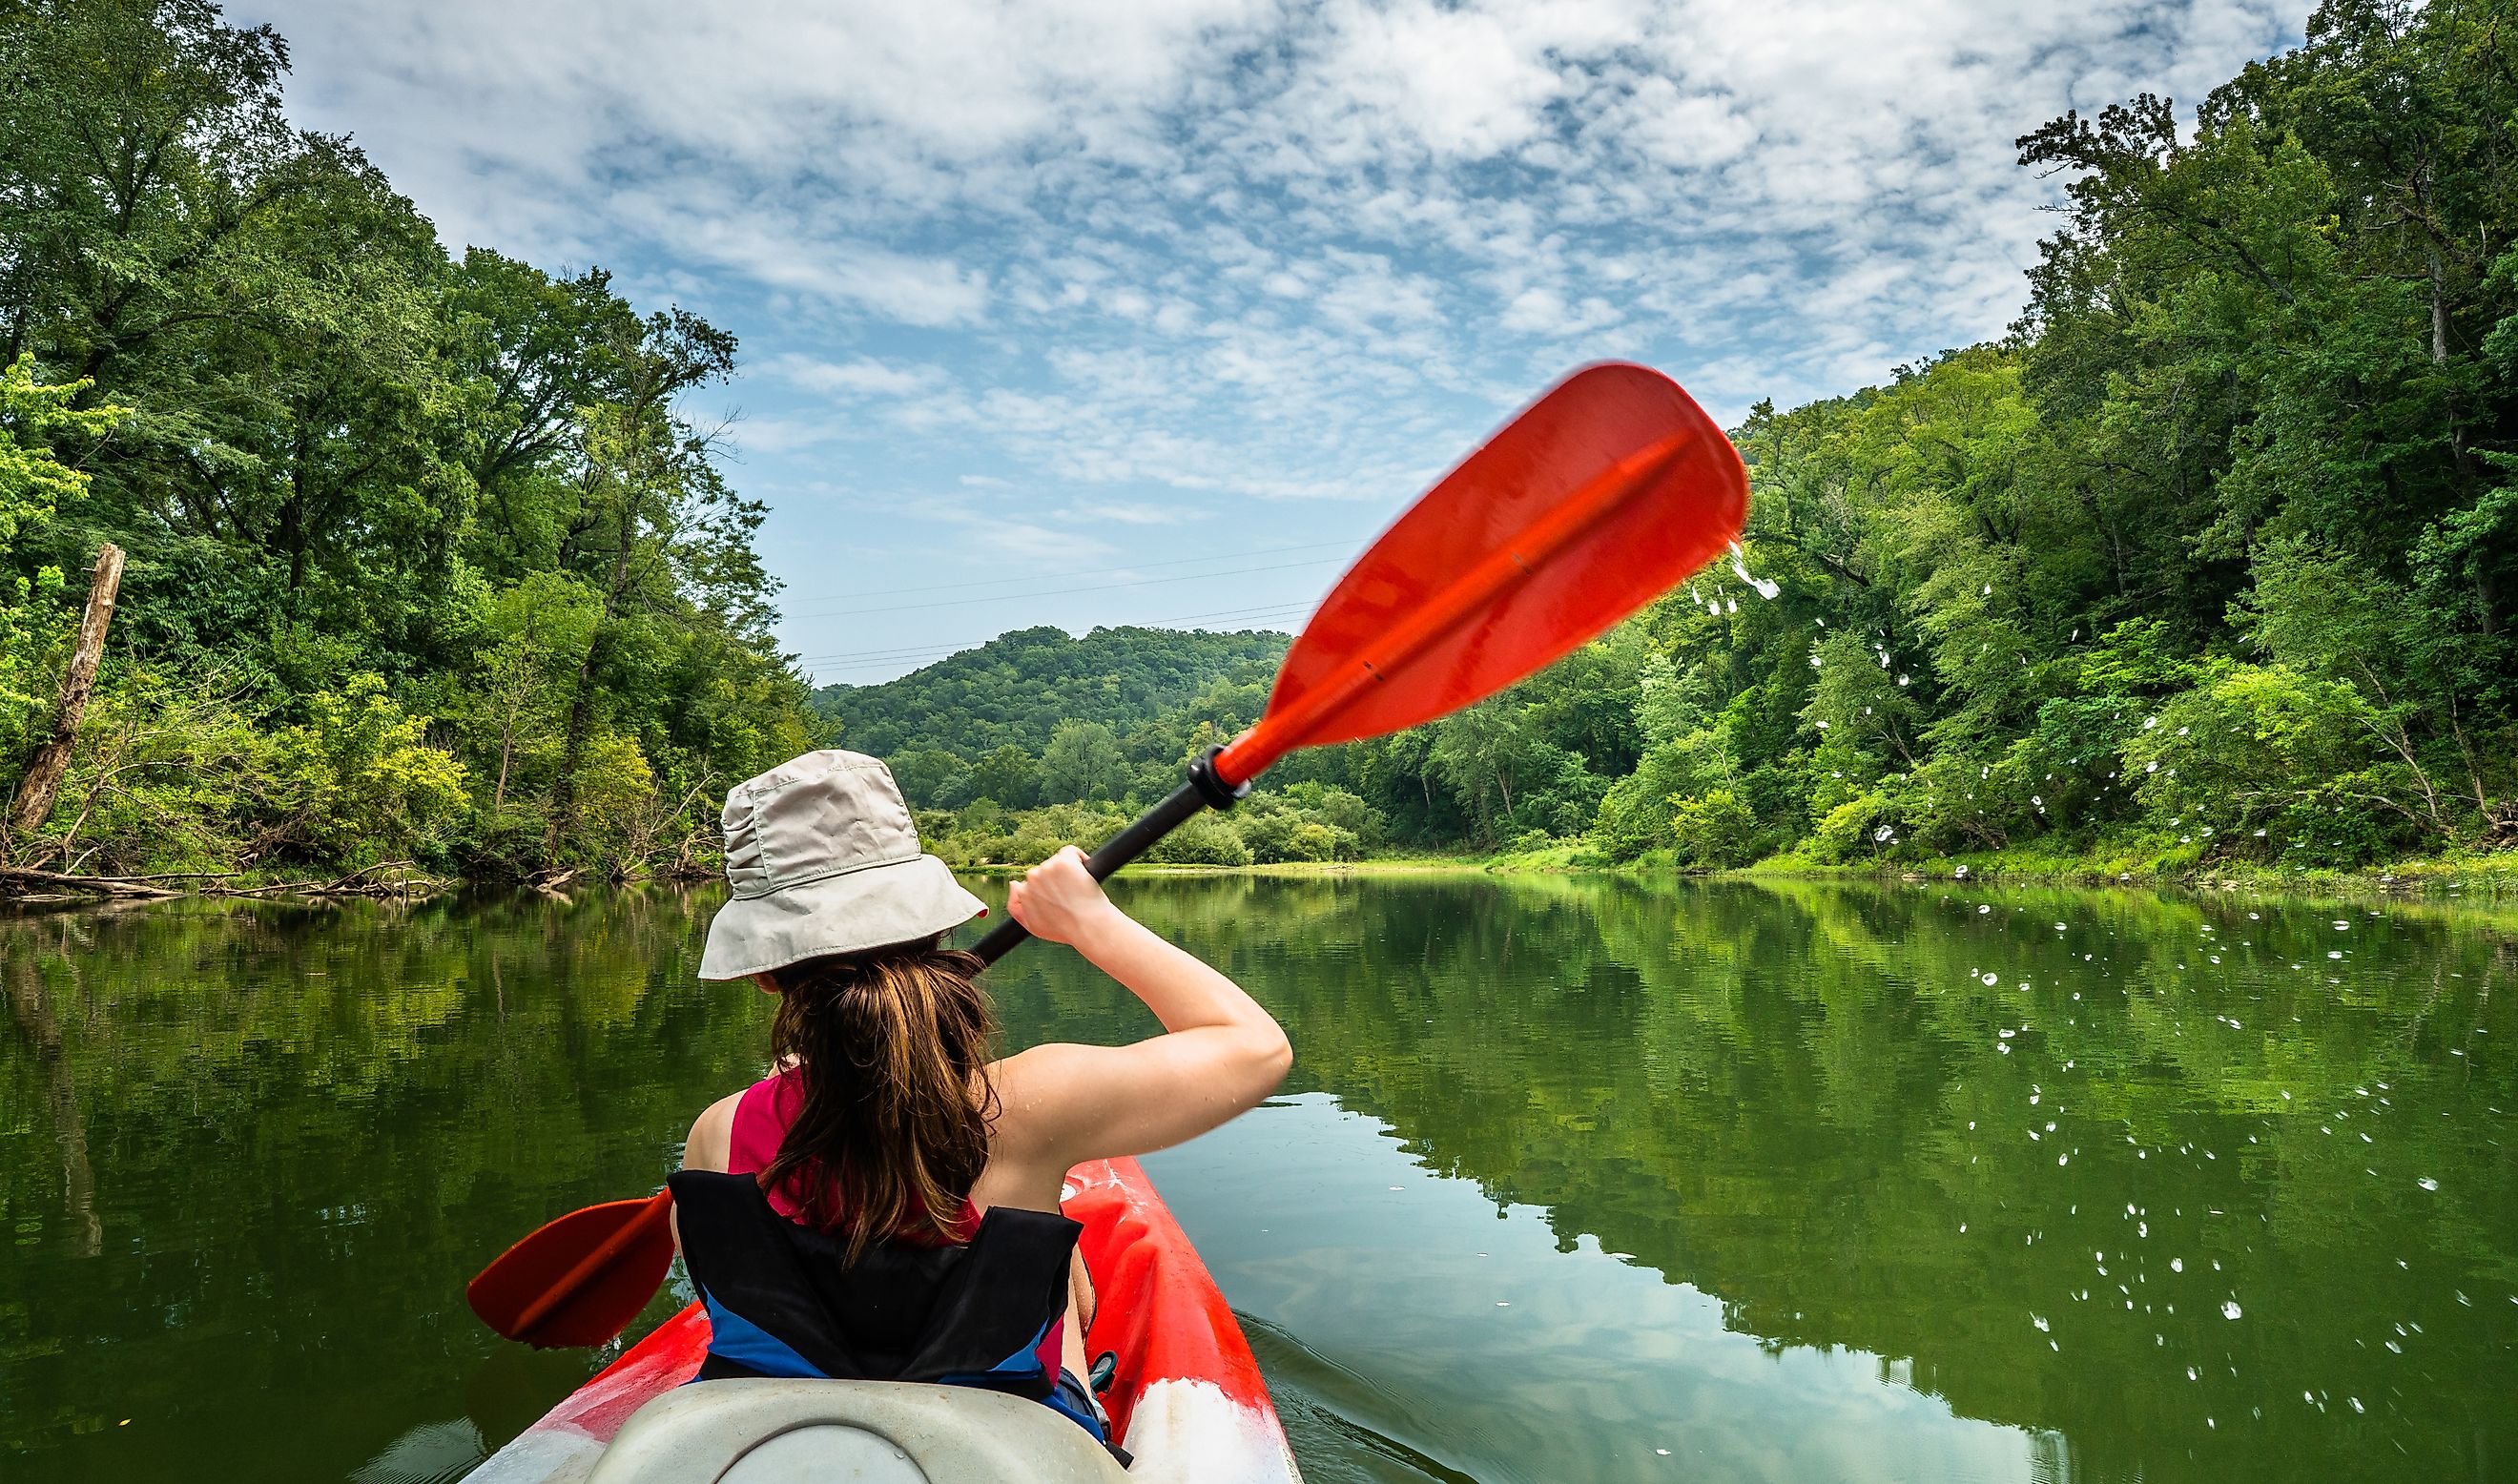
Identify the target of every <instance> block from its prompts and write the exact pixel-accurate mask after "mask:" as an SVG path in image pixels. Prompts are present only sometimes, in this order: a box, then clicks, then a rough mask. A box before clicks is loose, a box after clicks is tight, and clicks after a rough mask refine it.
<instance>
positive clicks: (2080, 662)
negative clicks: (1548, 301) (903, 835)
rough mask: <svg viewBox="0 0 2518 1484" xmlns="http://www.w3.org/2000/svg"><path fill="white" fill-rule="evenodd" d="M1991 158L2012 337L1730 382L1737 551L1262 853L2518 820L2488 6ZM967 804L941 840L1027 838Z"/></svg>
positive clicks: (2401, 26)
mask: <svg viewBox="0 0 2518 1484" xmlns="http://www.w3.org/2000/svg"><path fill="white" fill-rule="evenodd" d="M2019 151H2020V160H2021V164H2022V166H2023V167H2025V168H2030V169H2036V170H2041V171H2054V172H2061V173H2062V175H2063V176H2064V177H2065V178H2066V180H2067V183H2068V184H2067V194H2068V202H2069V204H2068V209H2067V210H2066V211H2065V212H2064V213H2063V214H2062V216H2061V218H2060V219H2059V221H2058V224H2057V230H2056V233H2055V235H2054V236H2053V237H2052V238H2050V239H2049V240H2047V242H2046V244H2045V249H2044V253H2043V256H2042V259H2041V261H2040V262H2039V263H2038V264H2037V266H2036V267H2035V268H2034V269H2033V270H2032V271H2031V272H2030V274H2029V278H2028V284H2027V289H2028V299H2027V305H2026V308H2025V310H2024V312H2023V313H2022V315H2021V317H2020V319H2019V323H2018V325H2017V327H2015V330H2014V333H2013V334H2012V335H2011V336H2010V337H2009V338H2007V339H2006V340H2004V341H2002V342H2001V343H1998V344H1989V345H1980V346H1975V347H1973V348H1970V349H1967V350H1963V351H1958V352H1953V353H1951V354H1948V355H1944V356H1941V357H1937V358H1935V359H1933V360H1932V361H1930V362H1928V363H1926V364H1922V365H1918V366H1914V367H1910V368H1907V369H1905V370H1903V371H1900V372H1899V373H1898V375H1897V376H1896V377H1895V379H1894V380H1893V381H1891V382H1890V383H1889V384H1888V385H1885V386H1879V387H1874V388H1870V389H1868V390H1865V391H1861V392H1858V393H1856V394H1854V395H1851V396H1848V397H1843V398H1836V399H1831V400H1827V401H1822V402H1818V403H1813V404H1811V405H1809V406H1806V407H1802V408H1799V409H1796V410H1793V411H1790V412H1777V411H1775V410H1773V409H1772V408H1771V407H1766V406H1760V407H1758V409H1757V410H1756V411H1755V413H1754V414H1753V415H1751V416H1750V417H1749V418H1748V419H1747V420H1746V421H1745V422H1744V423H1743V425H1742V426H1740V427H1739V428H1737V429H1736V430H1735V431H1734V438H1735V441H1736V442H1737V443H1738V444H1739V446H1740V448H1741V451H1742V453H1743V455H1744V456H1745V457H1746V458H1747V459H1748V460H1749V463H1750V466H1751V471H1752V475H1753V479H1754V482H1755V488H1756V499H1755V502H1754V505H1753V509H1752V513H1751V521H1750V528H1749V535H1748V538H1747V541H1746V543H1745V546H1746V550H1745V561H1744V562H1735V563H1731V564H1726V565H1722V566H1717V567H1716V568H1715V569H1714V570H1712V571H1709V572H1708V573H1707V574H1705V575H1703V576H1702V577H1700V579H1699V580H1698V581H1697V582H1695V583H1693V584H1691V585H1689V586H1688V587H1687V588H1686V589H1683V590H1682V591H1681V592H1679V593H1677V594H1673V595H1672V596H1671V597H1670V598H1668V599H1666V600H1664V601H1663V602H1662V603H1660V604H1659V605H1657V606H1656V607H1655V608H1654V609H1652V610H1651V611H1649V612H1648V613H1646V614H1645V615H1643V616H1642V617H1641V618H1639V619H1638V620H1636V621H1635V622H1633V623H1631V624H1628V626H1626V627H1625V628H1623V629H1621V630H1620V631H1618V632H1617V633H1614V634H1612V635H1610V636H1609V637H1608V638H1606V639H1604V640H1603V641H1601V642H1599V643H1596V644H1594V645H1592V646H1590V647H1589V648H1588V649H1586V650H1585V651H1584V652H1582V653H1581V654H1578V655H1577V656H1575V657H1574V658H1572V659H1570V660H1568V661H1567V662H1565V663H1564V664H1563V665H1561V666H1559V667H1558V668H1557V669H1556V670H1554V671H1551V672H1549V673H1548V674H1546V675H1543V676H1541V677H1538V678H1536V679H1534V680H1532V681H1531V682H1529V683H1527V684H1525V685H1523V686H1522V687H1520V688H1519V689H1517V690H1515V691H1513V692H1511V693H1508V694H1506V695H1504V696H1501V697H1498V698H1497V699H1495V700H1493V701H1490V702H1488V703H1486V704H1483V705H1481V706H1478V707H1475V708H1473V709H1471V710H1469V711H1467V712H1464V713H1462V714H1460V715H1458V716H1455V717H1453V718H1451V719H1449V720H1444V721H1441V722H1438V723H1435V724H1433V725H1431V726H1428V727H1425V728H1421V729H1419V730H1417V731H1414V732H1411V733H1407V734H1403V735H1401V736H1398V737H1394V738H1389V739H1384V740H1382V741H1378V742H1372V743H1365V744H1356V745H1351V746H1348V747H1345V748H1341V749H1336V750H1332V751H1329V752H1326V753H1322V754H1315V755H1305V756H1301V757H1298V758H1296V759H1294V760H1292V761H1290V762H1289V763H1288V764H1285V765H1284V766H1283V767H1282V768H1281V769H1280V771H1279V772H1278V773H1275V774H1272V775H1271V780H1272V782H1274V783H1277V784H1279V785H1282V784H1287V783H1296V782H1299V783H1302V784H1303V786H1304V788H1305V790H1307V791H1309V792H1310V793H1311V794H1313V795H1314V796H1316V797H1317V796H1320V795H1321V794H1322V791H1324V790H1325V791H1327V793H1328V795H1329V796H1333V798H1334V800H1336V801H1347V800H1352V801H1353V806H1352V807H1350V806H1349V805H1348V804H1346V803H1344V802H1339V803H1338V804H1337V806H1336V807H1339V808H1342V809H1347V810H1348V815H1349V817H1351V818H1352V819H1353V828H1352V829H1350V830H1349V831H1347V833H1348V834H1350V835H1352V836H1353V837H1354V839H1353V840H1352V841H1350V840H1348V839H1346V838H1345V837H1344V836H1340V835H1335V834H1312V835H1308V836H1300V837H1296V836H1288V835H1285V834H1284V833H1283V832H1281V831H1276V830H1274V828H1273V827H1270V829H1269V830H1268V831H1266V832H1263V835H1262V838H1261V840H1260V844H1259V848H1258V854H1259V857H1260V858H1263V859H1265V858H1271V856H1272V855H1274V856H1276V858H1286V856H1287V854H1288V852H1290V854H1292V855H1294V856H1299V855H1301V854H1302V853H1304V852H1305V851H1311V852H1314V853H1337V852H1345V851H1352V850H1355V849H1361V848H1365V847H1367V846H1369V845H1371V844H1374V843H1383V844H1389V845H1395V846H1400V847H1409V848H1449V849H1457V848H1463V847H1467V848H1474V849H1486V850H1491V849H1496V848H1498V847H1518V848H1523V849H1530V848H1537V847H1541V846H1547V845H1550V844H1554V843H1560V842H1568V841H1572V842H1575V843H1576V845H1575V849H1574V851H1572V852H1571V854H1572V855H1573V857H1574V858H1583V857H1584V856H1585V855H1586V854H1587V855H1588V856H1589V857H1592V858H1599V859H1607V860H1628V859H1633V858H1635V857H1638V856H1641V855H1644V854H1647V853H1648V852H1656V851H1658V852H1665V853H1666V854H1667V856H1668V857H1669V858H1671V859H1672V860H1674V861H1675V862H1676V863H1679V864H1683V865H1700V866H1722V865H1737V864H1741V863H1745V862H1748V861H1751V860H1754V859H1758V858H1760V857H1764V856H1770V855H1774V854H1778V853H1787V854H1791V855H1794V856H1796V857H1798V858H1803V859H1811V860H1816V861H1820V862H1846V861H1861V860H1872V859H1879V860H1898V859H1910V858H1916V857H1921V856H1937V855H1946V854H1967V853H1991V852H2005V851H2007V852H2010V853H2011V854H2012V855H2013V856H2014V857H2015V858H2017V857H2020V856H2027V857H2035V858H2043V859H2049V860H2053V861H2056V862H2059V863H2062V862H2072V863H2079V864H2082V865H2097V866H2104V867H2106V869H2109V870H2115V869H2127V870H2131V869H2143V870H2165V871H2176V870H2182V869H2187V868H2192V867H2198V866H2209V865H2213V864H2216V863H2226V862H2251V863H2257V864H2269V865H2283V866H2315V867H2328V866H2331V867H2353V866H2363V865H2369V864H2374V863H2380V862H2386V861H2392V860H2398V859H2402V858H2405V857H2408V856H2413V855H2426V854H2438V853H2442V852H2453V851H2505V850H2508V849H2510V848H2512V847H2518V798H2514V797H2513V795H2518V485H2513V482H2512V475H2513V471H2518V248H2513V241H2514V240H2518V6H2512V5H2509V4H2505V3H2503V4H2460V3H2443V4H2436V5H2431V6H2427V7H2411V6H2403V5H2395V4H2384V3H2373V0H2352V3H2339V4H2331V5H2327V6H2325V7H2323V8H2322V9H2321V10H2320V11H2319V12H2318V13H2317V16H2316V18H2315V19H2314V21H2313V22H2312V23H2311V26H2310V31H2309V36H2308V41H2307V44H2306V45H2305V46H2303V47H2301V48H2300V49H2298V50H2296V51H2294V52H2292V53H2289V54H2287V55H2285V56H2282V57H2279V58H2277V59H2275V60H2273V61H2270V62H2267V63H2264V64H2261V65H2254V66H2251V67H2249V68H2248V69H2247V70H2246V71H2245V72H2244V73H2243V74H2242V75H2240V76H2239V77H2237V78H2236V79H2235V80H2233V81H2231V82H2230V83H2229V84H2227V85H2226V86H2224V87H2222V88H2221V89H2219V90H2217V91H2216V92H2214V93H2213V94H2212V96H2211V97H2210V98H2209V99H2208V100H2206V101H2205V102H2204V103H2203V104H2202V106H2201V107H2200V108H2199V109H2194V110H2192V111H2189V112H2186V113H2183V114H2181V112H2180V111H2179V110H2178V109H2176V108H2175V107H2173V106H2172V105H2171V104H2169V103H2168V102H2166V101H2164V100H2159V99H2153V98H2148V97H2145V98H2140V99H2136V100H2134V101H2132V102H2130V103H2128V104H2125V105H2123V106H2120V107H2115V108H2110V109H2106V110H2105V111H2104V112H2102V113H2101V114H2100V116H2098V117H2097V118H2095V119H2086V118H2081V117H2078V116H2072V115H2067V116H2066V117H2064V118H2062V119H2058V120H2056V121H2054V122H2053V123H2050V124H2048V125H2046V126H2045V127H2044V128H2041V129H2039V130H2037V131H2036V132H2035V133H2033V134H2030V135H2028V136H2027V137H2025V138H2023V139H2021V140H2020V141H2019ZM1679 370H1680V371H1681V372H1682V374H1683V373H1684V369H1683V368H1681V369H1679ZM950 724H952V723H951V722H950V720H948V719H945V718H939V719H938V725H939V726H949V725H950ZM1106 724H1107V723H1106ZM947 736H948V733H947V732H945V731H941V730H939V731H938V732H936V733H935V734H933V735H931V736H929V737H927V738H925V739H924V740H925V741H927V742H928V743H929V744H931V745H934V746H939V747H942V746H949V745H950V744H949V742H948V741H947V740H946V738H947ZM1166 740H1167V742H1168V743H1170V744H1171V745H1172V748H1173V751H1174V755H1175V757H1177V755H1178V748H1179V746H1180V745H1181V744H1183V743H1185V741H1186V738H1185V737H1183V736H1181V735H1180V734H1179V732H1178V728H1174V730H1173V732H1172V733H1170V734H1168V735H1167V737H1166ZM1160 750H1161V749H1159V748H1153V747H1142V748H1138V749H1136V750H1135V752H1132V754H1131V756H1132V758H1133V757H1137V756H1140V755H1144V756H1150V755H1151V754H1152V753H1154V752H1158V751H1160ZM1123 775H1125V776H1130V777H1132V778H1134V779H1135V781H1134V783H1133V785H1132V791H1133V793H1134V795H1135V797H1136V798H1137V799H1139V800H1143V799H1148V798H1150V797H1151V796H1152V793H1153V792H1154V791H1155V790H1156V786H1157V785H1158V784H1159V785H1161V786H1168V783H1169V779H1170V777H1171V776H1172V774H1171V773H1170V772H1167V771H1163V770H1160V769H1156V770H1151V771H1147V772H1143V773H1137V772H1133V771H1131V772H1125V773H1123V772H1119V771H1114V772H1113V773H1112V776H1114V777H1117V776H1123ZM973 786H974V787H976V788H977V794H975V795H974V797H984V796H986V790H987V787H988V786H989V785H986V784H984V783H977V782H976V781H975V783H974V785H973ZM1063 796H1064V795H1062V797H1063ZM1075 797H1083V796H1081V795H1076V796H1075ZM936 802H946V801H943V800H938V801H936ZM996 802H997V803H999V804H1002V803H1003V802H1004V801H1003V800H997V801H996ZM1356 807H1360V808H1361V809H1362V811H1363V812H1362V813H1361V814H1356V813H1355V812H1354V809H1355V808H1356ZM981 812H982V814H983V815H985V816H986V819H987V827H986V828H982V829H977V830H973V829H969V828H964V829H962V830H960V831H959V832H958V834H960V835H961V836H964V837H967V838H968V839H970V840H973V841H977V844H966V845H964V846H962V847H960V848H961V849H963V850H964V851H965V852H966V853H968V854H971V855H973V856H974V857H975V858H984V857H986V856H987V855H988V854H989V852H990V851H1006V853H1004V854H1001V855H999V856H998V858H1020V855H1021V851H1020V850H1016V849H1012V848H1010V847H1006V846H1004V845H1003V844H1002V843H1000V842H998V841H997V836H998V835H999V834H1001V833H1002V832H1003V831H1004V830H1006V829H1009V828H1012V827H1013V826H1012V825H1011V824H1010V823H1009V822H1007V821H1004V820H1000V819H997V818H996V816H995V815H993V814H990V813H989V812H988V811H986V810H982V811H981ZM1111 817H1114V818H1115V813H1114V814H1113V815H1112V816H1111ZM1100 822H1101V821H1093V822H1090V823H1092V824H1093V826H1094V827H1099V823H1100ZM1066 823H1067V826H1068V827H1069V828H1084V827H1086V824H1087V823H1088V822H1087V821H1079V820H1074V819H1069V820H1068V821H1066ZM1035 833H1036V834H1038V835H1039V836H1040V838H1037V839H1025V840H1023V841H1020V842H1019V843H1020V845H1021V846H1022V847H1023V848H1034V847H1037V846H1038V845H1039V844H1040V843H1041V842H1042V840H1045V839H1047V838H1050V837H1049V834H1047V833H1042V832H1037V831H1036V832H1035ZM1183 849H1184V850H1187V851H1190V852H1191V853H1192V854H1194V853H1196V851H1200V850H1205V849H1206V847H1202V846H1201V847H1194V848H1193V847H1184V848H1183ZM1217 850H1218V851H1221V853H1220V854H1215V855H1214V858H1235V853H1234V851H1232V850H1231V849H1230V848H1223V847H1218V848H1217ZM1210 853H1213V852H1210Z"/></svg>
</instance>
